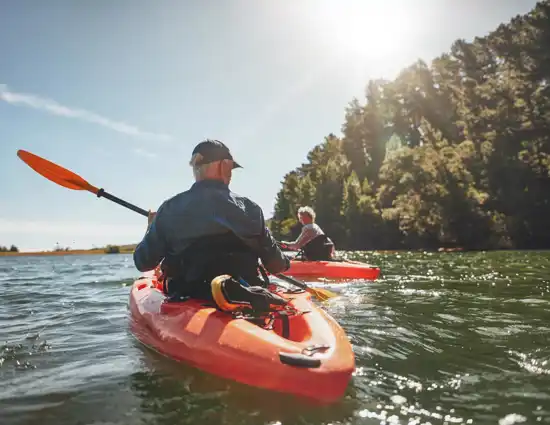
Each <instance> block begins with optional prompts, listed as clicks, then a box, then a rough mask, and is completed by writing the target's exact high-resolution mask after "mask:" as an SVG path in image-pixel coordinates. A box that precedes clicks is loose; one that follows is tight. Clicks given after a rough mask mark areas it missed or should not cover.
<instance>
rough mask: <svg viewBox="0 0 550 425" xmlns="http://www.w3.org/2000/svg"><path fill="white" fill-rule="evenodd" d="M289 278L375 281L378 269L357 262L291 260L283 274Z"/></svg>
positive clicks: (378, 272)
mask: <svg viewBox="0 0 550 425" xmlns="http://www.w3.org/2000/svg"><path fill="white" fill-rule="evenodd" d="M285 273H286V274H289V275H291V276H310V277H326V278H332V279H367V280H375V279H377V278H378V276H379V275H380V268H379V267H375V266H371V265H369V264H365V263H360V262H359V261H350V260H345V261H301V260H291V261H290V268H289V269H288V270H287V271H286V272H285Z"/></svg>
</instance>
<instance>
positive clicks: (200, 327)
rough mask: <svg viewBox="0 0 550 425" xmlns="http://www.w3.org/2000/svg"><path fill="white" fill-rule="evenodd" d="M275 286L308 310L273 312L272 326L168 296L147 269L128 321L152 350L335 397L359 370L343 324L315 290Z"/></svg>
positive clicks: (310, 395)
mask: <svg viewBox="0 0 550 425" xmlns="http://www.w3.org/2000/svg"><path fill="white" fill-rule="evenodd" d="M277 293H278V294H279V295H281V296H284V297H286V298H289V299H291V301H290V303H289V304H291V305H292V307H294V308H296V309H297V310H298V311H301V312H307V313H305V314H301V315H294V316H290V317H289V318H288V322H287V323H286V325H285V324H284V323H283V320H282V319H281V320H275V321H274V322H273V329H271V330H270V329H264V328H263V327H262V326H260V325H258V324H256V323H253V322H252V321H249V320H247V319H241V318H235V317H234V316H233V315H232V314H230V313H225V312H221V311H219V310H218V309H216V308H214V307H213V306H211V305H208V304H207V302H204V301H201V300H186V301H183V302H177V303H176V302H166V301H165V300H166V298H165V296H164V295H163V293H162V292H161V291H160V289H159V287H158V282H157V280H156V278H155V277H154V276H145V277H142V278H140V279H139V280H137V281H135V282H134V284H133V286H132V289H131V292H130V300H129V307H130V316H131V320H130V328H131V331H132V333H133V334H134V335H135V336H136V338H137V339H138V340H139V341H141V342H142V343H143V344H145V345H147V346H149V347H151V348H153V349H154V350H156V351H158V352H160V353H162V354H164V355H166V356H168V357H171V358H173V359H175V360H177V361H181V362H185V363H187V364H189V365H191V366H194V367H197V368H198V369H201V370H203V371H205V372H208V373H211V374H214V375H217V376H220V377H222V378H227V379H230V380H234V381H237V382H240V383H242V384H246V385H250V386H254V387H259V388H263V389H267V390H272V391H277V392H282V393H287V394H292V395H295V396H298V397H301V398H304V399H309V400H311V401H313V402H317V403H321V404H327V403H332V402H335V401H337V400H338V399H339V398H341V397H342V396H343V394H344V393H345V390H346V388H347V386H348V384H349V381H350V379H351V376H352V373H353V371H354V370H355V358H354V354H353V350H352V347H351V344H350V343H349V341H348V338H347V336H346V334H345V332H344V330H343V329H342V328H341V327H340V326H339V325H338V324H337V323H336V321H334V319H333V318H332V317H331V316H330V315H328V314H327V313H326V312H324V311H323V310H322V309H321V308H319V307H317V306H316V305H315V304H314V303H313V302H312V300H311V296H310V294H309V293H307V292H302V293H297V294H289V293H284V292H277ZM285 333H286V335H284V334H285ZM283 335H284V336H285V337H283ZM316 346H317V347H321V348H320V349H318V350H316V349H315V347H316Z"/></svg>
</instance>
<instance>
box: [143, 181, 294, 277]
mask: <svg viewBox="0 0 550 425" xmlns="http://www.w3.org/2000/svg"><path fill="white" fill-rule="evenodd" d="M228 230H230V231H231V232H233V233H234V234H235V235H236V236H237V237H239V238H240V239H241V240H242V241H243V242H244V243H245V244H246V245H247V246H248V247H250V248H251V250H252V251H253V252H255V253H256V254H257V255H258V257H259V258H260V259H261V261H262V264H263V265H264V267H265V268H266V269H267V270H268V271H269V272H270V273H281V272H283V271H285V270H287V269H288V268H289V267H290V263H289V260H288V258H287V257H286V256H285V255H284V254H283V253H282V252H281V250H280V249H279V247H278V246H277V244H276V243H275V240H274V239H273V237H272V236H271V233H270V231H269V229H268V228H267V227H266V225H265V220H264V215H263V213H262V209H261V208H260V207H259V206H258V205H257V204H256V203H254V202H252V201H251V200H250V199H248V198H245V197H244V196H239V195H237V194H235V193H233V192H231V191H230V190H229V187H228V186H227V185H226V184H225V183H223V182H222V181H218V180H201V181H199V182H196V183H194V184H193V185H192V186H191V188H190V189H189V190H187V191H185V192H182V193H179V194H178V195H176V196H174V197H172V198H170V199H168V200H166V201H165V202H164V203H163V204H162V205H161V206H160V207H159V209H158V211H157V214H156V215H155V217H154V219H153V221H152V223H151V226H150V227H149V229H148V230H147V233H146V234H145V236H144V237H143V240H142V241H141V242H140V243H139V244H138V245H137V247H136V249H135V251H134V263H135V265H136V267H137V269H138V270H139V271H141V272H145V271H148V270H152V269H154V268H155V267H156V266H157V265H158V264H159V263H160V262H161V261H162V259H163V258H164V257H166V256H168V255H171V256H177V255H179V254H181V253H182V252H183V250H184V249H185V248H187V247H188V246H189V245H190V244H191V243H192V242H194V241H195V240H197V239H198V238H200V237H201V236H208V235H216V234H222V233H226V232H227V231H228Z"/></svg>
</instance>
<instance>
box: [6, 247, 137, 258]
mask: <svg viewBox="0 0 550 425" xmlns="http://www.w3.org/2000/svg"><path fill="white" fill-rule="evenodd" d="M135 247H136V246H135V245H107V246H106V247H103V248H93V249H73V250H67V251H65V250H58V251H36V252H0V257H31V256H32V257H36V256H50V255H97V254H131V253H132V252H134V248H135Z"/></svg>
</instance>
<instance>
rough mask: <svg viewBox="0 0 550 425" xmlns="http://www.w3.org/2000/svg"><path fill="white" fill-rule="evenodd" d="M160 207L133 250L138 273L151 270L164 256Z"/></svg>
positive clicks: (164, 245) (164, 242)
mask: <svg viewBox="0 0 550 425" xmlns="http://www.w3.org/2000/svg"><path fill="white" fill-rule="evenodd" d="M161 223H162V206H161V207H160V208H159V210H158V211H157V214H156V215H155V217H154V218H153V221H152V222H151V226H149V228H148V229H147V232H146V233H145V236H144V237H143V240H142V241H141V242H140V243H139V244H138V245H137V246H136V249H135V250H134V264H135V266H136V268H137V269H138V270H139V271H140V272H146V271H149V270H153V269H154V268H155V267H157V266H158V265H159V264H160V262H161V261H162V259H163V258H164V256H165V255H166V239H165V238H164V236H163V234H162V226H161Z"/></svg>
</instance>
